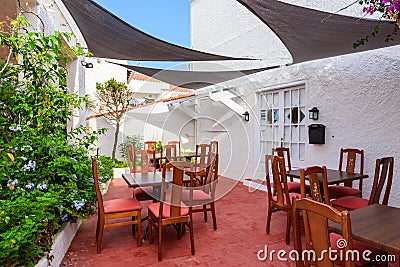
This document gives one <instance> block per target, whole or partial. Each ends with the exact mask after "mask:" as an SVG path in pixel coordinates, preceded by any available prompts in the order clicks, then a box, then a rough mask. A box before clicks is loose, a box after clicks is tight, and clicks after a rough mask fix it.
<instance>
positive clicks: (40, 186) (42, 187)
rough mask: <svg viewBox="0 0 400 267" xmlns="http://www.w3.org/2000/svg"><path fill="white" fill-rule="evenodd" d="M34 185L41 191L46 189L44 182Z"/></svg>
mask: <svg viewBox="0 0 400 267" xmlns="http://www.w3.org/2000/svg"><path fill="white" fill-rule="evenodd" d="M36 187H37V188H38V189H39V190H42V191H43V190H46V189H47V185H46V184H45V183H41V184H38V185H37V186H36Z"/></svg>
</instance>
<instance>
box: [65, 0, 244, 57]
mask: <svg viewBox="0 0 400 267" xmlns="http://www.w3.org/2000/svg"><path fill="white" fill-rule="evenodd" d="M62 2H63V3H64V5H65V7H66V8H67V9H68V11H69V12H70V13H71V16H72V17H73V19H74V20H75V22H76V24H77V26H78V27H79V29H80V31H81V33H82V35H83V37H84V38H85V41H86V43H87V46H88V49H89V51H90V52H92V53H93V55H94V56H96V57H103V58H113V59H124V60H143V61H208V60H231V59H239V58H232V57H225V56H219V55H214V54H209V53H205V52H199V51H196V50H191V49H188V48H185V47H181V46H177V45H174V44H171V43H168V42H165V41H162V40H160V39H157V38H155V37H152V36H151V35H148V34H146V33H144V32H142V31H140V30H138V29H136V28H135V27H133V26H131V25H129V24H127V23H126V22H124V21H123V20H121V19H119V18H118V17H116V16H114V15H113V14H111V13H110V12H108V11H107V10H106V9H104V8H102V7H101V6H99V5H98V4H97V3H95V2H93V1H91V0H62ZM127 2H129V1H127ZM127 5H129V3H127ZM149 19H151V18H149Z"/></svg>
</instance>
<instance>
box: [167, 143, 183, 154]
mask: <svg viewBox="0 0 400 267" xmlns="http://www.w3.org/2000/svg"><path fill="white" fill-rule="evenodd" d="M168 145H173V146H175V151H176V153H177V154H181V152H182V151H181V142H179V141H168Z"/></svg>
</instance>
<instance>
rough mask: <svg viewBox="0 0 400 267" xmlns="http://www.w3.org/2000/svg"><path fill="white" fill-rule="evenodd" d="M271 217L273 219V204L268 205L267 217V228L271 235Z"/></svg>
mask: <svg viewBox="0 0 400 267" xmlns="http://www.w3.org/2000/svg"><path fill="white" fill-rule="evenodd" d="M271 217H272V205H271V202H269V204H268V215H267V226H266V232H267V234H269V230H270V228H271Z"/></svg>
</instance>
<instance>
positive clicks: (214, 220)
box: [210, 202, 217, 230]
mask: <svg viewBox="0 0 400 267" xmlns="http://www.w3.org/2000/svg"><path fill="white" fill-rule="evenodd" d="M210 206H211V215H212V219H213V226H214V230H217V216H216V215H215V204H214V202H211V203H210Z"/></svg>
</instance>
